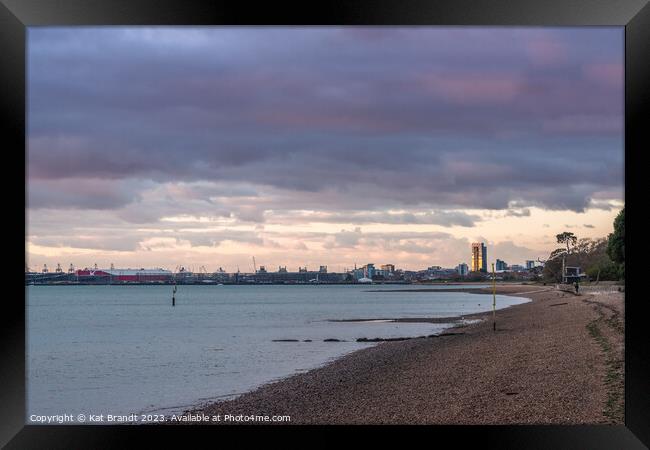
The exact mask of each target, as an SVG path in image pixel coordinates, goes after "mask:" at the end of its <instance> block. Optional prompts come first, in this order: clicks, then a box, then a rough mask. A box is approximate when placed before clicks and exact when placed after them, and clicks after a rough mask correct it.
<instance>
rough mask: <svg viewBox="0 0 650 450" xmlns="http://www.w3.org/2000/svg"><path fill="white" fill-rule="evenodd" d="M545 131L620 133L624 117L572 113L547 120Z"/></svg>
mask: <svg viewBox="0 0 650 450" xmlns="http://www.w3.org/2000/svg"><path fill="white" fill-rule="evenodd" d="M542 128H543V129H544V131H547V132H553V133H577V134H582V133H599V134H600V133H604V134H613V133H616V134H620V133H621V132H622V130H623V118H622V117H621V116H618V115H595V114H594V115H572V116H562V117H558V118H555V119H550V120H545V121H544V122H543V124H542Z"/></svg>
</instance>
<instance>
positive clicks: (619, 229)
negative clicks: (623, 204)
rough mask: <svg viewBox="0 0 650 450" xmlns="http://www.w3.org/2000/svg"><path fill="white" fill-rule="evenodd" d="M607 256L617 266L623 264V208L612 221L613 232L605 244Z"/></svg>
mask: <svg viewBox="0 0 650 450" xmlns="http://www.w3.org/2000/svg"><path fill="white" fill-rule="evenodd" d="M607 255H608V256H609V257H610V259H611V260H612V261H614V262H616V263H619V264H625V208H623V209H621V212H619V213H618V215H617V216H616V219H614V232H613V233H610V235H609V238H608V242H607Z"/></svg>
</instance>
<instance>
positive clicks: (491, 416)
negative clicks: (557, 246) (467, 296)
mask: <svg viewBox="0 0 650 450" xmlns="http://www.w3.org/2000/svg"><path fill="white" fill-rule="evenodd" d="M604 289H605V290H604V291H603V290H599V288H597V287H595V288H593V289H592V288H585V289H583V292H582V294H581V295H579V296H575V295H573V294H571V293H568V292H559V291H556V290H554V289H553V287H551V286H532V285H503V286H497V293H498V294H505V295H517V296H522V297H528V298H530V299H532V302H529V303H525V304H521V305H516V306H512V307H510V308H506V309H503V310H499V311H497V315H496V318H497V320H496V325H497V326H496V332H495V331H493V328H492V313H491V312H488V313H480V314H475V315H472V316H474V317H471V316H470V315H467V316H464V318H465V319H469V318H478V319H483V320H481V321H480V322H478V323H474V324H470V325H465V326H462V327H458V328H454V329H453V330H450V331H453V333H447V334H446V335H444V336H438V337H436V338H433V337H422V338H415V339H409V340H402V341H392V342H381V343H379V344H377V345H376V346H373V347H371V348H366V349H362V350H359V351H356V352H353V353H350V354H348V355H346V356H343V357H342V358H340V359H337V360H335V361H333V362H331V363H329V364H327V365H325V366H323V367H321V368H317V369H314V370H311V371H309V372H306V373H301V374H297V375H294V376H291V377H288V378H286V379H283V380H280V381H277V382H274V383H270V384H267V385H264V386H262V387H260V388H258V389H256V390H254V391H252V392H249V393H246V394H243V395H241V396H240V397H237V398H235V399H232V400H227V401H221V402H217V403H212V404H208V405H205V406H202V407H201V408H199V409H195V410H192V411H191V413H193V414H196V413H205V414H208V415H213V414H222V415H224V414H233V415H239V414H244V415H250V414H255V415H269V416H273V415H289V416H291V421H290V422H289V423H291V424H602V423H616V424H622V423H623V408H622V406H623V315H624V310H623V295H624V294H623V293H620V292H617V291H616V290H615V289H610V288H608V287H605V288H604ZM471 291H472V292H482V293H491V288H489V289H471ZM419 320H421V319H419ZM221 423H223V422H221ZM248 423H250V422H248Z"/></svg>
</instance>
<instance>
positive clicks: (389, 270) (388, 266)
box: [381, 264, 395, 274]
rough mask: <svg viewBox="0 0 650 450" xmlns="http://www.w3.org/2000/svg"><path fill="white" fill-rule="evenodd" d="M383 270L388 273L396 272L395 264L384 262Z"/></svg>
mask: <svg viewBox="0 0 650 450" xmlns="http://www.w3.org/2000/svg"><path fill="white" fill-rule="evenodd" d="M381 270H383V271H384V272H385V273H387V274H391V273H393V272H395V265H394V264H382V266H381Z"/></svg>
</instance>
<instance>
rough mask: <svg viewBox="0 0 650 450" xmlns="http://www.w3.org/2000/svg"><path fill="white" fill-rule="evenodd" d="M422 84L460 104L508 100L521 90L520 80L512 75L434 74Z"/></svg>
mask: <svg viewBox="0 0 650 450" xmlns="http://www.w3.org/2000/svg"><path fill="white" fill-rule="evenodd" d="M422 84H423V85H424V87H425V88H426V89H427V90H430V91H433V92H434V93H435V94H437V95H438V96H440V97H442V98H444V99H447V100H450V101H453V102H456V103H461V104H476V103H494V102H496V103H502V102H508V101H511V100H513V99H514V98H515V97H516V96H517V94H518V93H519V92H520V90H521V82H520V80H519V79H518V78H517V77H514V76H512V75H500V76H494V75H492V76H485V75H466V74H463V75H452V74H449V75H445V76H439V75H434V76H431V77H427V78H426V79H425V80H423V81H422Z"/></svg>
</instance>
